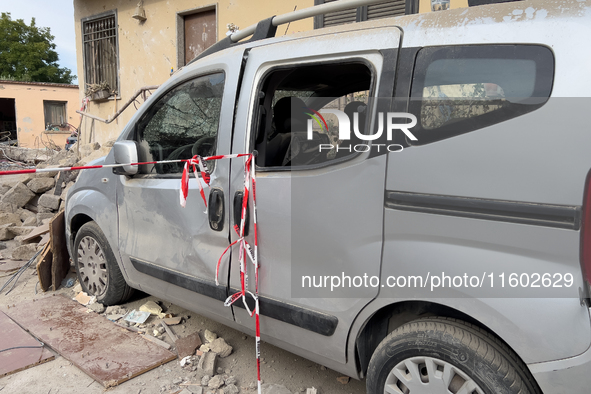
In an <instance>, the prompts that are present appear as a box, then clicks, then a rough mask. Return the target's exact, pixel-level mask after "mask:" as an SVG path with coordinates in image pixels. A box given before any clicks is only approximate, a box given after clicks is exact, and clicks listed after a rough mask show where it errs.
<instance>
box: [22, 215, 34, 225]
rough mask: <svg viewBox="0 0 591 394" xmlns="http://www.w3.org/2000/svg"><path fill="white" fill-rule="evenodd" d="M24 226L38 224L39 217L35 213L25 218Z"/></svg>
mask: <svg viewBox="0 0 591 394" xmlns="http://www.w3.org/2000/svg"><path fill="white" fill-rule="evenodd" d="M23 226H34V227H35V226H37V217H36V216H35V215H33V216H30V217H28V218H26V219H25V221H24V222H23Z"/></svg>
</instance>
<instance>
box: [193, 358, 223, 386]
mask: <svg viewBox="0 0 591 394" xmlns="http://www.w3.org/2000/svg"><path fill="white" fill-rule="evenodd" d="M217 358H218V355H217V354H215V353H211V352H208V353H204V354H203V356H201V358H200V359H199V362H198V363H197V376H201V377H203V379H204V378H205V377H210V376H213V375H214V373H215V366H216V364H217ZM203 379H201V384H203ZM206 385H207V383H205V384H204V386H206Z"/></svg>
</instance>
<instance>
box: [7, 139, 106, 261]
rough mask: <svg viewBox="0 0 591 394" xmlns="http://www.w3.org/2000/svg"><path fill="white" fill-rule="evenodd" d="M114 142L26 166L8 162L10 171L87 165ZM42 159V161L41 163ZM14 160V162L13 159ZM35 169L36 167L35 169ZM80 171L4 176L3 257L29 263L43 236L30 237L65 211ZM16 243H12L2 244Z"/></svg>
mask: <svg viewBox="0 0 591 394" xmlns="http://www.w3.org/2000/svg"><path fill="white" fill-rule="evenodd" d="M113 143H114V141H109V142H107V143H105V144H104V145H103V146H101V145H100V144H99V143H97V142H94V143H91V144H86V145H82V146H80V149H79V152H80V157H81V158H80V159H78V156H77V151H78V149H77V147H76V146H73V148H72V149H70V150H69V151H65V150H64V151H60V152H56V153H55V154H53V155H52V156H47V155H45V156H39V155H36V156H34V160H29V161H27V162H26V164H25V165H22V164H21V165H19V164H15V163H12V162H11V164H8V162H6V163H5V164H6V165H5V166H6V167H10V168H7V169H11V170H18V169H22V168H29V167H31V166H32V165H34V164H35V163H38V164H36V168H38V169H40V168H58V167H72V166H83V165H86V164H88V163H89V162H91V161H92V160H95V159H98V158H100V157H102V156H105V155H107V154H108V153H109V151H110V149H111V147H112V146H113ZM40 159H41V160H40ZM13 160H14V159H13ZM31 168H32V167H31ZM78 172H79V171H63V172H60V171H54V172H42V173H35V174H22V175H10V176H5V177H0V249H3V250H2V252H0V258H4V259H7V258H11V259H13V260H28V259H30V258H31V257H33V255H34V254H35V253H36V251H37V250H38V248H39V247H40V246H41V245H39V243H40V242H41V240H42V236H41V235H40V236H38V237H34V238H31V237H29V236H28V235H29V234H30V233H31V232H32V231H33V230H35V229H36V228H37V227H40V226H44V225H46V224H47V223H48V222H49V221H50V220H51V218H53V217H54V216H55V214H56V213H58V212H59V211H61V210H62V209H64V204H65V199H66V195H67V193H68V190H69V189H70V188H71V187H72V186H73V185H74V182H75V181H76V178H77V176H78ZM1 241H12V242H1Z"/></svg>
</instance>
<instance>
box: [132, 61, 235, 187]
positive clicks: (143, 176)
mask: <svg viewBox="0 0 591 394" xmlns="http://www.w3.org/2000/svg"><path fill="white" fill-rule="evenodd" d="M216 74H222V75H223V76H224V87H223V95H225V94H226V83H227V75H226V71H225V70H223V69H221V68H220V69H213V70H208V71H207V72H206V73H204V74H199V75H192V76H191V77H190V78H186V79H183V80H181V81H178V82H177V83H176V84H174V85H173V86H171V87H169V88H168V89H167V90H166V91H164V92H163V93H162V94H160V95H159V96H158V97H157V98H156V97H155V100H154V102H153V103H152V105H150V106H149V107H147V108H146V109H145V111H144V112H143V113H142V114H141V115H140V116H139V118H138V119H137V120H136V121H135V122H134V124H133V128H132V130H131V132H130V133H129V134H128V135H127V137H126V140H128V141H134V142H135V143H136V144H138V145H139V131H138V126H139V125H140V123H142V120H143V119H144V117H145V116H147V114H148V113H149V112H150V111H151V110H152V108H154V106H155V105H157V104H158V103H159V102H160V100H161V99H162V98H164V97H165V96H166V95H167V94H168V93H170V92H171V91H172V90H174V89H176V88H178V87H179V86H181V85H183V84H186V83H188V82H191V81H194V80H196V79H199V78H203V77H207V76H210V75H216ZM223 95H222V103H223V100H224V96H223ZM222 107H223V105H222ZM222 107H221V109H220V119H221V116H222V111H223V108H222ZM152 115H153V114H152ZM219 133H220V128H219V124H218V132H217V134H216V140H215V143H216V152H217V143H218V136H219ZM138 155H139V150H138ZM138 158H139V157H138ZM216 168H217V166H216V165H215V160H213V161H211V162H210V163H209V164H208V170H209V172H210V175H214V174H215V170H216ZM182 175H183V173H182V172H175V173H169V174H158V173H154V174H144V173H140V172H139V171H138V173H137V174H134V175H133V178H134V179H180V178H182ZM196 175H197V176H198V177H199V178H201V172H199V171H197V173H196Z"/></svg>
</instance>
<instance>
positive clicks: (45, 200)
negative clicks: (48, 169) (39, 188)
mask: <svg viewBox="0 0 591 394" xmlns="http://www.w3.org/2000/svg"><path fill="white" fill-rule="evenodd" d="M60 201H61V199H60V196H56V195H55V194H51V192H49V193H45V194H43V195H42V196H41V197H39V203H38V204H39V206H41V207H44V208H49V209H51V210H53V211H56V210H57V209H58V208H59V206H60Z"/></svg>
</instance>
